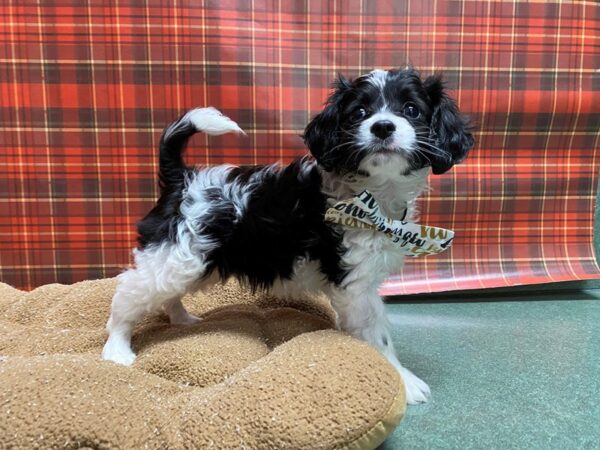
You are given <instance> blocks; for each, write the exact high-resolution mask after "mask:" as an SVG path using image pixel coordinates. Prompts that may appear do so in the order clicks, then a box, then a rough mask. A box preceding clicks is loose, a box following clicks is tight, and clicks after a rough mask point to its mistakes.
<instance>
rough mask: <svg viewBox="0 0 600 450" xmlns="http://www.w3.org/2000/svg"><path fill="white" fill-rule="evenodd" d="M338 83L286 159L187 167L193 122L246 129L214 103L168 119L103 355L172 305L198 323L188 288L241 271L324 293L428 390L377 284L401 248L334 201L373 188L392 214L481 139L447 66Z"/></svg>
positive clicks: (420, 392)
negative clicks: (330, 211)
mask: <svg viewBox="0 0 600 450" xmlns="http://www.w3.org/2000/svg"><path fill="white" fill-rule="evenodd" d="M334 87H335V91H334V92H333V94H332V95H331V97H330V98H329V99H328V101H327V104H326V106H325V108H324V110H323V111H322V112H321V113H320V114H318V115H317V116H316V117H315V118H314V119H313V120H312V121H311V122H310V123H309V125H308V126H307V127H306V130H305V133H304V140H305V142H306V144H307V146H308V148H309V149H310V152H311V154H312V157H309V156H307V157H304V158H302V159H300V160H297V161H295V162H293V163H292V164H290V165H289V166H285V167H282V166H279V165H269V166H258V167H236V166H231V165H223V166H217V167H210V168H201V169H198V168H191V167H188V166H186V165H185V164H184V162H183V159H182V153H183V151H184V149H185V145H186V143H187V141H188V139H189V138H190V137H191V136H192V135H193V134H194V133H196V132H199V131H202V132H205V133H207V134H211V135H220V134H224V133H230V132H234V133H242V130H241V129H240V128H239V127H238V125H237V124H236V123H235V122H233V121H232V120H230V119H229V118H227V117H225V116H223V115H222V114H221V113H219V112H218V111H217V110H216V109H214V108H199V109H194V110H192V111H189V112H188V113H187V114H185V115H184V116H183V117H181V118H180V119H179V120H177V121H175V122H173V123H172V124H171V125H169V126H168V127H167V128H166V129H165V131H164V133H163V136H162V139H161V142H160V187H161V197H160V199H159V200H158V202H157V204H156V206H155V207H154V209H153V210H152V211H150V213H149V214H148V215H147V216H146V217H145V218H144V219H143V220H142V221H141V222H140V223H139V224H138V230H139V243H140V247H139V248H138V249H136V250H134V251H133V253H134V258H135V267H134V268H131V269H129V270H127V271H125V272H124V273H122V274H121V275H120V276H119V277H118V287H117V291H116V293H115V295H114V298H113V301H112V310H111V315H110V319H109V321H108V324H107V330H108V332H109V338H108V341H107V342H106V345H105V346H104V350H103V352H102V356H103V358H104V359H107V360H111V361H114V362H117V363H120V364H125V365H130V364H132V363H133V361H134V359H135V354H134V353H133V351H132V349H131V334H132V330H133V326H134V324H135V323H136V322H137V321H139V320H140V319H141V318H142V316H144V315H145V314H146V313H150V312H153V311H156V310H158V309H159V308H160V307H164V309H165V310H166V312H167V314H168V315H169V317H170V320H171V322H172V323H176V324H192V323H195V322H197V321H198V320H200V319H198V318H196V317H194V316H192V315H190V314H189V313H188V312H187V311H186V310H185V309H184V307H183V305H182V303H181V300H180V299H181V297H182V295H184V294H185V293H186V292H189V291H193V290H196V289H199V288H203V287H206V286H208V285H210V284H212V283H214V282H216V281H218V280H223V281H224V280H226V279H227V278H229V277H231V276H235V277H237V278H238V279H240V280H242V281H243V282H245V283H247V284H248V285H249V286H250V287H251V288H253V289H267V290H271V291H272V292H273V293H274V294H276V295H282V296H301V295H303V293H306V292H309V291H310V292H312V291H322V292H324V293H325V294H326V295H328V296H329V298H330V300H331V304H332V306H333V308H334V309H335V311H336V312H337V315H338V323H339V327H340V328H341V329H342V330H344V331H346V332H348V333H349V334H351V335H352V336H355V337H357V338H359V339H363V340H365V341H367V342H369V343H370V344H371V345H373V346H374V347H375V348H377V349H378V350H380V351H381V352H382V353H383V354H384V355H385V356H386V357H387V359H388V360H389V361H390V362H391V363H392V364H393V365H394V366H395V367H396V368H397V369H398V371H399V372H400V373H401V375H402V377H403V379H404V383H405V385H406V392H407V400H408V402H409V403H411V404H414V403H418V402H424V401H427V397H428V395H429V387H428V386H427V384H425V383H424V382H423V381H421V380H420V379H419V378H418V377H416V376H415V375H414V374H413V373H412V372H410V371H409V370H408V369H406V368H404V367H403V366H402V365H401V364H400V362H399V361H398V359H397V358H396V354H395V352H394V348H393V344H392V340H391V337H390V333H389V327H388V323H387V320H386V316H385V312H384V306H383V302H382V300H381V298H380V296H379V295H378V293H377V290H378V288H379V286H380V285H381V283H382V282H383V281H384V279H385V277H386V276H387V275H389V274H390V273H391V272H392V271H397V270H399V269H400V267H401V266H402V262H403V257H402V256H401V255H399V254H398V252H396V251H395V250H394V248H393V246H392V245H391V241H390V240H389V239H388V238H386V237H385V236H383V235H382V234H378V233H376V232H372V231H368V230H351V229H344V228H341V227H339V226H337V225H332V224H328V223H326V222H325V221H324V213H325V210H326V208H328V207H330V206H332V205H333V203H335V202H336V201H338V200H341V199H345V198H348V197H351V196H352V195H354V194H357V193H359V192H361V191H363V190H364V189H368V190H369V191H370V192H371V193H373V195H374V196H375V198H376V199H377V200H378V202H379V204H380V206H381V208H382V209H383V210H384V211H385V212H386V213H387V215H388V216H389V217H392V218H394V217H396V218H397V217H398V215H399V214H400V213H401V212H402V209H403V208H404V207H405V205H406V204H408V205H409V208H410V211H411V212H414V200H415V199H416V198H417V196H418V195H419V194H420V193H421V192H422V191H423V190H424V189H425V188H426V186H427V176H428V174H429V171H430V168H431V170H432V171H433V173H435V174H441V173H444V172H446V171H447V170H449V169H450V168H451V167H452V165H454V164H456V163H457V162H460V161H461V160H462V159H463V158H464V157H465V156H466V154H467V152H468V150H469V149H470V148H471V146H472V145H473V138H472V136H471V134H470V133H469V131H468V127H467V123H466V121H465V120H464V119H463V118H462V117H461V115H460V114H459V112H458V109H457V107H456V105H455V103H454V101H453V100H451V99H450V98H449V97H448V96H447V95H446V94H445V92H444V89H443V85H442V82H441V80H440V78H439V77H437V76H433V77H429V78H427V79H426V80H425V81H422V80H421V78H420V77H419V75H418V74H417V73H416V72H415V71H414V70H412V69H404V70H390V71H383V70H375V71H373V72H371V73H369V74H367V75H364V76H362V77H360V78H357V79H356V80H354V81H350V80H347V79H344V78H341V77H340V78H339V80H338V81H337V82H336V83H335V86H334Z"/></svg>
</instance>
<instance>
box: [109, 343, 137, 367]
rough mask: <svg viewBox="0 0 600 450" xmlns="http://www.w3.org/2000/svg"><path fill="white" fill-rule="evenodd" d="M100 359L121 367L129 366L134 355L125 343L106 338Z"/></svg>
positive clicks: (133, 359)
mask: <svg viewBox="0 0 600 450" xmlns="http://www.w3.org/2000/svg"><path fill="white" fill-rule="evenodd" d="M102 359H104V360H106V361H112V362H114V363H117V364H121V365H123V366H131V365H132V364H133V362H134V361H135V353H133V351H132V350H131V347H130V346H129V345H128V344H127V343H126V342H119V341H118V340H117V339H111V338H110V337H109V338H108V341H106V344H104V348H103V349H102Z"/></svg>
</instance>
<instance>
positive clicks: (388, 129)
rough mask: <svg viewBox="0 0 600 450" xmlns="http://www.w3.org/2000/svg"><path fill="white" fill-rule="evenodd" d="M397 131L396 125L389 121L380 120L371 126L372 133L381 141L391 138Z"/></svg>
mask: <svg viewBox="0 0 600 450" xmlns="http://www.w3.org/2000/svg"><path fill="white" fill-rule="evenodd" d="M395 130H396V125H394V124H393V123H392V122H390V121H389V120H380V121H378V122H375V123H374V124H373V125H371V133H373V134H374V135H375V136H377V137H378V138H379V139H385V138H388V137H390V136H391V135H392V133H393V132H394V131H395Z"/></svg>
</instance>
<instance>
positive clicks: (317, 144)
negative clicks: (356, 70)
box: [303, 75, 351, 171]
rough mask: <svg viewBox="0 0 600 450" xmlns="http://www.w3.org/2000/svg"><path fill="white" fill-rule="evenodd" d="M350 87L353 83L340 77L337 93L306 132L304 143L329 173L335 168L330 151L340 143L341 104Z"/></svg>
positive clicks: (335, 87)
mask: <svg viewBox="0 0 600 450" xmlns="http://www.w3.org/2000/svg"><path fill="white" fill-rule="evenodd" d="M350 87H351V82H350V81H349V80H347V79H346V78H344V77H342V76H341V75H339V77H338V79H337V81H336V82H335V83H334V84H333V88H334V89H335V91H334V92H333V94H331V95H330V96H329V99H328V100H327V103H326V104H325V108H324V109H323V111H321V112H320V113H319V114H317V115H316V116H315V117H314V118H313V120H311V121H310V123H309V124H308V125H307V126H306V128H305V130H304V135H303V138H304V143H305V144H306V146H307V147H308V149H309V150H310V153H311V154H312V155H313V156H314V158H315V159H316V160H317V161H318V162H319V164H320V165H321V166H322V167H323V168H324V169H325V170H327V171H330V170H332V169H333V167H334V155H333V154H332V152H330V150H331V149H333V148H334V147H335V146H337V145H338V142H339V120H340V102H341V99H342V97H343V95H344V93H345V92H346V91H347V90H348V89H350Z"/></svg>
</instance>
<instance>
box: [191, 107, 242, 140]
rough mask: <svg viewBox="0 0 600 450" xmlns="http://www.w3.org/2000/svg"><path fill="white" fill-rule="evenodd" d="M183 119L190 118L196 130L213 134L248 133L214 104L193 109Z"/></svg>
mask: <svg viewBox="0 0 600 450" xmlns="http://www.w3.org/2000/svg"><path fill="white" fill-rule="evenodd" d="M183 120H189V121H190V122H191V123H192V124H193V125H194V127H195V128H196V130H198V131H202V132H203V133H206V134H210V135H213V136H218V135H220V134H226V133H239V134H244V135H245V134H246V133H244V130H242V129H241V128H240V127H239V125H238V124H237V123H235V122H234V121H233V120H231V119H230V118H229V117H227V116H224V115H223V114H222V113H221V111H219V110H218V109H216V108H213V107H212V106H209V107H207V108H196V109H192V110H191V111H188V112H187V113H186V115H185V116H184V117H183Z"/></svg>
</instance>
